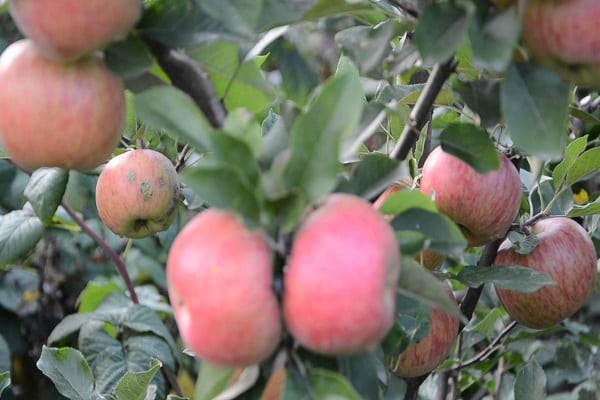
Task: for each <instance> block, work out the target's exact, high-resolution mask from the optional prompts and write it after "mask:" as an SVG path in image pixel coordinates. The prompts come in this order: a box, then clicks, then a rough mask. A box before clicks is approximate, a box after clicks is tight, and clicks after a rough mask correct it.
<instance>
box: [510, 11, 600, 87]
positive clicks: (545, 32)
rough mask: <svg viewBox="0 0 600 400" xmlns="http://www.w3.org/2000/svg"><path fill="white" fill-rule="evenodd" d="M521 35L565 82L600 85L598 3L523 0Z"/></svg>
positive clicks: (533, 51) (540, 58)
mask: <svg viewBox="0 0 600 400" xmlns="http://www.w3.org/2000/svg"><path fill="white" fill-rule="evenodd" d="M522 3H523V4H522V9H521V15H522V36H523V39H524V41H525V43H526V45H527V47H528V48H529V50H530V51H531V53H532V55H533V56H534V58H535V59H537V60H538V61H540V62H541V63H544V64H546V65H547V66H549V67H550V68H552V69H554V70H555V71H556V72H557V73H558V74H559V75H560V76H561V77H562V78H563V79H564V80H565V81H568V82H573V83H575V84H577V85H583V86H598V85H600V36H599V35H598V21H599V20H600V2H598V1H596V0H561V1H556V0H555V1H548V0H529V1H525V2H522Z"/></svg>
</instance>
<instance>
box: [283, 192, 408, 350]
mask: <svg viewBox="0 0 600 400" xmlns="http://www.w3.org/2000/svg"><path fill="white" fill-rule="evenodd" d="M399 272H400V254H399V250H398V244H397V243H396V238H395V235H394V231H393V230H392V229H391V227H390V225H389V224H388V223H387V222H386V221H385V219H384V218H383V216H382V215H381V214H379V213H378V212H377V211H376V210H375V209H374V208H373V207H372V206H371V204H370V203H368V202H367V201H365V200H363V199H361V198H360V197H357V196H354V195H349V194H332V195H330V196H329V197H328V198H327V199H326V200H325V201H324V202H323V203H322V204H320V205H319V206H318V208H317V209H315V210H314V211H312V212H311V213H310V214H309V215H308V216H307V217H306V219H305V220H304V221H303V222H302V224H301V226H300V227H299V229H298V231H297V232H296V235H295V238H294V241H293V244H292V250H291V254H290V257H289V261H288V265H287V268H286V270H285V272H284V294H283V314H284V318H285V322H286V323H287V326H288V329H289V331H290V333H291V334H292V336H293V337H294V338H296V340H297V341H298V342H299V343H300V344H302V345H303V346H305V347H306V348H308V349H310V350H312V351H314V352H317V353H322V354H329V355H343V354H352V353H357V352H361V351H364V350H367V349H370V348H373V347H375V346H377V345H378V344H379V342H380V341H381V339H382V338H383V337H384V336H385V334H386V333H387V332H388V330H389V329H390V328H391V326H392V323H393V320H394V310H395V298H396V284H397V280H398V275H399Z"/></svg>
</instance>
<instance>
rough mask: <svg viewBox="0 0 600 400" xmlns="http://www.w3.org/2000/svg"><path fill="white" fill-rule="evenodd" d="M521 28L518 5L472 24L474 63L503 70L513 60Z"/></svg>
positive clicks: (471, 37)
mask: <svg viewBox="0 0 600 400" xmlns="http://www.w3.org/2000/svg"><path fill="white" fill-rule="evenodd" d="M520 28H521V21H520V20H519V16H518V15H517V11H516V7H511V8H509V9H507V10H505V11H502V12H500V13H498V14H495V15H492V16H491V18H489V19H486V20H485V21H482V22H479V21H476V22H475V23H473V24H471V29H469V39H470V42H471V47H472V49H473V62H474V64H475V65H476V66H478V67H479V68H482V69H490V70H493V71H503V70H504V69H505V68H506V66H507V65H508V63H509V62H510V61H511V60H512V57H513V51H514V48H515V46H516V45H517V41H518V39H519V33H520V31H521V29H520Z"/></svg>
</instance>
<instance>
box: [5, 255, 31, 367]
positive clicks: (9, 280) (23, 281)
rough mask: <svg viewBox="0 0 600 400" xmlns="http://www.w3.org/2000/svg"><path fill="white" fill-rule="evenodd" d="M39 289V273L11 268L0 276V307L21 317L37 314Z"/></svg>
mask: <svg viewBox="0 0 600 400" xmlns="http://www.w3.org/2000/svg"><path fill="white" fill-rule="evenodd" d="M39 288H40V275H39V273H38V271H35V270H32V269H28V268H22V267H20V268H11V269H9V270H8V271H6V272H4V273H3V274H2V275H0V305H2V307H4V308H5V309H6V310H9V311H12V312H14V313H15V314H17V315H19V316H25V315H27V314H31V313H33V312H36V311H38V307H39V305H38V304H37V300H35V299H36V298H37V297H38V295H39ZM28 298H33V299H34V300H28ZM0 372H2V370H1V369H0Z"/></svg>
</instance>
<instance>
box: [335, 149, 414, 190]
mask: <svg viewBox="0 0 600 400" xmlns="http://www.w3.org/2000/svg"><path fill="white" fill-rule="evenodd" d="M403 166H404V165H401V164H399V163H398V161H396V160H393V159H391V158H389V157H387V156H385V155H383V154H380V153H370V154H368V155H367V156H365V157H364V158H363V159H362V160H361V161H360V162H359V163H358V166H357V167H356V169H355V170H354V171H353V172H352V176H350V179H348V180H344V181H342V182H340V184H339V185H338V187H337V189H336V190H335V191H336V192H344V193H354V194H356V195H357V196H360V197H364V198H371V197H373V196H374V195H376V194H377V193H379V192H381V191H382V190H384V189H385V188H386V187H387V186H388V185H389V184H390V183H391V182H393V180H394V178H396V177H398V176H400V171H399V170H401V169H402V168H403Z"/></svg>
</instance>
